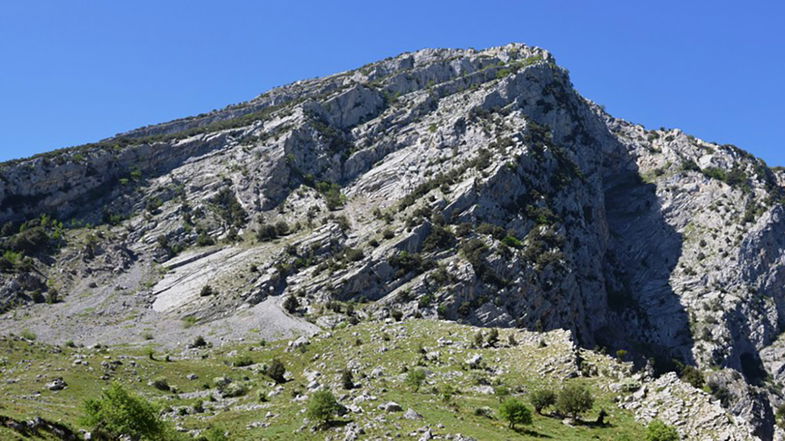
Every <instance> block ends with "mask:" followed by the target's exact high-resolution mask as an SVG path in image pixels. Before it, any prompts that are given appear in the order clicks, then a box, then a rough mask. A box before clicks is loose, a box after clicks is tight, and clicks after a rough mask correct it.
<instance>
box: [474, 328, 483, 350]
mask: <svg viewBox="0 0 785 441" xmlns="http://www.w3.org/2000/svg"><path fill="white" fill-rule="evenodd" d="M482 342H483V337H482V331H477V333H476V334H474V346H475V347H478V348H481V347H482Z"/></svg>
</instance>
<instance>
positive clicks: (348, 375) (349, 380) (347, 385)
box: [341, 368, 354, 389]
mask: <svg viewBox="0 0 785 441" xmlns="http://www.w3.org/2000/svg"><path fill="white" fill-rule="evenodd" d="M341 384H342V385H343V388H344V389H353V388H354V375H353V374H352V370H351V369H348V368H347V369H344V370H343V371H341Z"/></svg>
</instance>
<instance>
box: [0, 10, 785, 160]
mask: <svg viewBox="0 0 785 441" xmlns="http://www.w3.org/2000/svg"><path fill="white" fill-rule="evenodd" d="M511 41H520V42H524V43H528V44H533V45H538V46H542V47H545V48H547V49H549V50H551V51H552V52H553V53H554V54H555V55H556V57H557V60H558V61H559V63H560V64H561V65H563V66H565V67H567V68H568V69H569V70H570V72H571V76H572V80H573V83H574V84H575V86H576V88H577V89H578V91H580V92H581V93H582V94H583V95H585V96H587V97H589V98H591V99H593V100H595V101H597V102H599V103H601V104H604V105H605V106H606V109H607V110H608V111H610V112H611V113H612V114H614V115H616V116H619V117H622V118H625V119H628V120H630V121H635V122H639V123H642V124H645V125H646V126H647V127H650V128H654V127H659V126H666V127H679V128H682V129H684V130H685V131H687V132H689V133H692V134H694V135H696V136H699V137H701V138H704V139H707V140H711V141H716V142H721V143H734V144H737V145H738V146H740V147H742V148H744V149H746V150H749V151H751V152H753V153H754V154H756V155H759V156H761V157H763V158H764V159H765V160H766V161H767V162H768V163H769V164H770V165H785V148H783V147H785V145H783V136H782V133H783V131H784V130H785V122H784V121H783V117H785V110H784V109H783V105H784V104H785V86H784V85H783V79H785V2H782V1H781V0H778V1H755V0H748V1H745V2H739V1H733V2H731V1H723V0H719V1H688V0H681V1H657V2H636V1H629V0H626V1H602V2H601V1H592V0H575V1H559V0H542V1H514V0H508V1H497V0H484V1H476V0H475V1H463V0H451V1H426V0H419V1H408V0H396V1H385V2H371V1H338V0H335V1H325V0H320V1H316V0H314V1H294V0H291V1H262V0H259V1H232V0H224V1H220V2H217V1H211V2H208V1H201V0H158V1H147V0H133V1H99V0H94V1H79V0H70V1H63V0H36V1H24V0H16V1H14V0H9V1H4V2H2V4H0V160H5V159H10V158H15V157H22V156H29V155H32V154H34V153H38V152H42V151H46V150H51V149H53V148H58V147H64V146H70V145H76V144H82V143H85V142H90V141H96V140H99V139H101V138H105V137H108V136H111V135H113V134H115V133H118V132H121V131H125V130H128V129H132V128H135V127H138V126H142V125H146V124H151V123H157V122H163V121H167V120H170V119H174V118H177V117H182V116H188V115H193V114H198V113H201V112H205V111H209V110H211V109H215V108H220V107H223V106H225V105H227V104H231V103H235V102H238V101H243V100H246V99H249V98H252V97H254V96H256V95H257V94H259V93H261V92H264V91H265V90H268V89H270V88H271V87H274V86H277V85H281V84H286V83H289V82H292V81H295V80H298V79H303V78H311V77H316V76H322V75H326V74H330V73H334V72H338V71H342V70H347V69H351V68H355V67H358V66H360V65H363V64H365V63H367V62H370V61H374V60H378V59H381V58H384V57H387V56H391V55H396V54H398V53H400V52H404V51H411V50H416V49H420V48H424V47H475V48H482V47H487V46H495V45H502V44H505V43H508V42H511Z"/></svg>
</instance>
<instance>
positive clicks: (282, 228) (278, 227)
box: [275, 221, 289, 236]
mask: <svg viewBox="0 0 785 441" xmlns="http://www.w3.org/2000/svg"><path fill="white" fill-rule="evenodd" d="M275 232H276V234H278V235H279V236H286V235H287V234H289V224H287V223H286V222H284V221H278V222H276V223H275Z"/></svg>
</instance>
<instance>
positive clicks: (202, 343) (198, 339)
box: [191, 335, 207, 348]
mask: <svg viewBox="0 0 785 441" xmlns="http://www.w3.org/2000/svg"><path fill="white" fill-rule="evenodd" d="M191 346H193V347H195V348H201V347H204V346H207V342H206V341H205V340H204V337H202V336H201V335H200V336H197V337H196V338H195V339H194V342H193V344H192V345H191Z"/></svg>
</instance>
